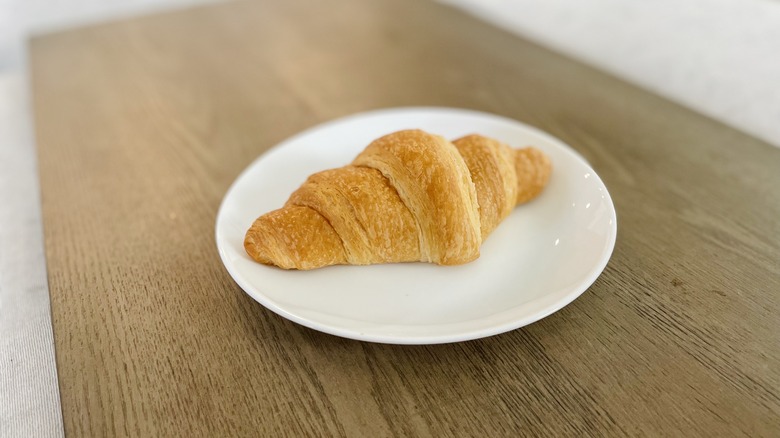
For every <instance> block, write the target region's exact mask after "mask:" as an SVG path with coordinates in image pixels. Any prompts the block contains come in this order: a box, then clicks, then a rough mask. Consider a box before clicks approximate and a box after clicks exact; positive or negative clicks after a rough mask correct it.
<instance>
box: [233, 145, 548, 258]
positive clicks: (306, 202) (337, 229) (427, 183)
mask: <svg viewBox="0 0 780 438" xmlns="http://www.w3.org/2000/svg"><path fill="white" fill-rule="evenodd" d="M550 172H551V165H550V160H549V159H548V158H547V156H545V155H544V154H543V153H542V152H540V151H539V150H537V149H534V148H530V147H529V148H525V149H519V150H515V149H511V148H510V147H508V146H507V145H505V144H503V143H500V142H498V141H496V140H492V139H489V138H486V137H482V136H479V135H469V136H466V137H463V138H461V139H458V140H455V141H454V142H452V143H451V142H449V141H447V140H445V139H444V138H442V137H439V136H437V135H431V134H428V133H426V132H423V131H420V130H408V131H399V132H395V133H392V134H389V135H386V136H384V137H381V138H379V139H377V140H375V141H374V142H372V143H371V144H370V145H368V147H366V149H365V150H364V151H363V152H362V153H360V155H358V156H357V158H355V160H354V161H353V162H352V164H350V165H348V166H345V167H341V168H338V169H331V170H326V171H323V172H319V173H315V174H314V175H311V176H310V177H309V178H308V179H307V180H306V182H305V183H304V184H303V185H302V186H301V187H300V188H299V189H298V190H296V191H295V192H293V194H292V195H291V196H290V199H289V200H288V201H287V203H286V204H285V205H284V207H282V208H281V209H279V210H275V211H272V212H270V213H267V214H264V215H263V216H260V217H259V218H257V220H255V221H254V223H253V224H252V226H251V228H249V230H248V231H247V233H246V237H245V239H244V247H245V249H246V252H247V254H249V255H250V256H251V257H252V258H253V259H254V260H256V261H258V262H260V263H264V264H269V265H275V266H278V267H280V268H284V269H301V270H306V269H315V268H320V267H323V266H329V265H337V264H352V265H368V264H374V263H394V262H415V261H421V262H432V263H437V264H440V265H457V264H462V263H466V262H470V261H472V260H474V259H476V258H477V257H479V247H480V245H481V243H482V241H483V240H485V238H487V236H488V235H489V234H490V233H491V232H492V231H493V230H494V229H495V228H496V227H497V226H498V224H499V223H500V222H501V221H502V220H503V219H504V218H505V217H506V216H507V215H509V213H510V212H511V211H512V209H514V207H515V206H516V205H517V204H520V203H523V202H526V201H529V200H531V199H533V198H534V197H536V196H537V195H538V194H539V193H540V192H541V191H542V189H543V188H544V187H545V185H546V184H547V181H548V179H549V176H550Z"/></svg>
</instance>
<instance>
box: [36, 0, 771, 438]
mask: <svg viewBox="0 0 780 438" xmlns="http://www.w3.org/2000/svg"><path fill="white" fill-rule="evenodd" d="M30 61H31V70H32V76H33V79H32V84H33V92H34V107H35V118H36V132H37V139H38V145H39V156H40V174H41V184H42V190H43V211H44V222H45V239H46V254H47V260H48V273H49V282H50V287H51V301H52V317H53V324H54V334H55V343H56V351H57V366H58V372H59V379H60V388H61V393H62V394H61V395H62V408H63V411H64V420H65V427H66V432H67V433H68V434H69V435H70V436H116V435H133V436H162V435H168V436H171V435H175V436H227V435H231V436H240V435H242V436H258V435H259V436H279V435H281V434H284V433H289V434H290V435H298V436H301V435H323V436H332V435H351V436H374V435H379V436H387V435H395V436H447V435H458V436H514V435H518V434H525V435H542V434H544V435H574V436H580V435H604V434H609V435H649V436H653V435H656V436H657V435H677V436H683V435H684V436H711V435H722V436H740V435H746V436H761V435H763V436H778V435H780V348H779V347H780V330H779V329H780V274H779V271H780V266H779V265H780V242H779V240H780V238H779V236H780V150H778V149H775V148H773V147H771V146H769V145H767V144H765V143H762V142H761V141H759V140H756V139H754V138H751V137H749V136H747V135H745V134H742V133H740V132H738V131H735V130H733V129H731V128H728V127H726V126H723V125H721V124H719V123H716V122H714V121H712V120H710V119H708V118H705V117H703V116H701V115H698V114H696V113H693V112H691V111H689V110H687V109H685V108H682V107H680V106H678V105H675V104H673V103H670V102H669V101H666V100H664V99H662V98H660V97H657V96H655V95H653V94H650V93H649V92H647V91H644V90H641V89H638V88H636V87H634V86H631V85H628V84H626V83H623V82H621V81H619V80H617V79H615V78H613V77H611V76H608V75H606V74H603V73H601V72H598V71H596V70H593V69H591V68H589V67H587V66H584V65H582V64H579V63H577V62H574V61H572V60H570V59H567V58H564V57H562V56H560V55H558V54H555V53H552V52H550V51H548V50H546V49H543V48H540V47H538V46H536V45H534V44H532V43H529V42H528V41H525V40H522V39H519V38H517V37H515V36H512V35H510V34H508V33H506V32H503V31H500V30H498V29H496V28H494V27H491V26H489V25H488V24H485V23H483V22H480V21H478V20H476V19H474V18H471V17H470V16H467V15H466V14H464V13H462V12H458V11H456V10H454V9H451V8H449V7H445V6H441V5H438V4H434V3H429V2H418V1H393V0H377V1H370V2H365V1H358V0H346V1H339V2H316V1H314V0H310V1H301V2H282V1H262V2H235V3H227V4H221V5H216V6H206V7H199V8H195V9H191V10H186V11H182V12H172V13H164V14H159V15H154V16H149V17H141V18H136V19H132V20H128V21H121V22H116V23H109V24H105V25H99V26H92V27H86V28H82V29H77V30H73V31H67V32H62V33H58V34H54V35H48V36H42V37H38V38H35V39H34V40H33V41H32V43H31V54H30ZM407 105H436V106H453V107H465V108H471V109H476V110H483V111H488V112H493V113H497V114H501V115H505V116H508V117H511V118H515V119H518V120H522V121H525V122H528V123H531V124H533V125H536V126H538V127H540V128H542V129H544V130H546V131H549V132H550V133H552V134H553V135H556V136H558V137H560V138H561V139H563V140H564V141H566V142H567V143H569V144H571V145H572V146H573V147H575V148H576V149H577V150H578V151H579V152H580V153H582V154H583V155H584V156H585V157H587V159H588V160H590V162H591V163H592V165H593V167H594V168H595V169H596V171H597V172H598V173H599V174H600V175H601V176H602V178H603V179H604V181H605V183H606V185H607V186H608V187H609V189H610V191H611V193H612V195H613V198H614V201H615V204H616V208H617V211H618V216H619V222H620V227H619V235H618V241H617V246H616V248H615V252H614V255H613V257H612V260H611V262H610V263H609V266H607V269H606V271H605V272H604V274H603V275H602V276H601V277H600V278H599V279H598V280H597V281H596V283H595V284H594V285H593V286H592V287H591V288H590V290H589V291H588V292H586V293H585V294H584V295H583V296H582V297H580V298H579V299H578V300H576V301H575V302H574V303H572V304H571V305H569V306H568V307H566V308H565V309H563V310H562V311H560V312H558V313H556V314H554V315H552V316H550V317H549V318H546V319H544V320H543V321H541V322H538V323H535V324H533V325H531V326H528V327H525V328H523V329H520V330H515V331H513V332H510V333H506V334H503V335H499V336H495V337H491V338H487V339H482V340H478V341H472V342H465V343H459V344H450V345H436V346H417V347H409V346H392V345H379V344H369V343H362V342H357V341H351V340H346V339H340V338H337V337H333V336H329V335H325V334H321V333H318V332H315V331H313V330H309V329H307V328H304V327H301V326H298V325H296V324H294V323H291V322H288V321H286V320H284V319H282V318H281V317H279V316H276V315H275V314H273V313H272V312H270V311H268V310H266V309H265V308H263V307H262V306H261V305H259V304H257V303H256V302H254V301H253V300H252V299H250V298H249V297H248V296H247V295H245V294H244V293H243V292H242V291H241V290H240V289H239V288H238V286H237V285H236V284H235V283H234V282H233V281H232V280H231V278H230V277H229V276H228V274H227V272H226V271H225V269H224V268H223V266H222V264H221V263H220V261H219V257H218V255H217V251H216V249H215V244H214V237H213V234H214V219H215V216H216V212H217V208H218V206H219V203H220V200H221V199H222V196H223V195H224V193H225V191H226V190H227V188H228V186H229V185H230V183H231V182H232V181H233V180H234V178H235V177H236V176H237V175H238V173H239V172H240V171H241V170H242V169H243V168H244V167H246V166H247V165H248V164H249V163H250V162H251V161H252V160H253V159H254V158H256V157H257V156H258V155H259V154H261V153H262V152H263V151H264V150H266V148H268V147H270V146H272V145H274V144H275V143H277V142H279V141H280V140H282V139H284V138H286V137H288V136H290V135H292V134H294V133H296V132H298V131H300V130H302V129H304V128H307V127H310V126H312V125H314V124H317V123H320V122H323V121H326V120H329V119H332V118H335V117H339V116H343V115H346V114H350V113H354V112H359V111H363V110H368V109H374V108H379V107H392V106H407Z"/></svg>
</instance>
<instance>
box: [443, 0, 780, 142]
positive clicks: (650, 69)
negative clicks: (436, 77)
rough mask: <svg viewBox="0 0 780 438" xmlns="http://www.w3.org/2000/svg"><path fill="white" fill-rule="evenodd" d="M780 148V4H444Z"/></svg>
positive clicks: (599, 0) (573, 0)
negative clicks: (467, 12)
mask: <svg viewBox="0 0 780 438" xmlns="http://www.w3.org/2000/svg"><path fill="white" fill-rule="evenodd" d="M441 1H442V2H444V3H448V4H451V5H454V6H458V7H461V8H463V9H466V10H468V11H471V12H473V13H474V14H476V15H478V16H480V17H482V18H484V19H486V20H487V21H490V22H493V23H495V24H496V25H499V26H501V27H504V28H506V29H508V30H510V31H512V32H515V33H517V34H520V35H522V36H525V37H527V38H529V39H532V40H536V41H537V42H540V43H542V44H544V45H547V46H550V47H552V48H555V49H556V50H558V51H561V52H563V53H566V54H568V55H570V56H572V57H574V58H578V59H580V60H582V61H585V62H587V63H589V64H591V65H594V66H596V67H599V68H601V69H603V70H606V71H609V72H610V73H612V74H615V75H616V76H618V77H621V78H623V79H626V80H628V81H630V82H633V83H636V84H638V85H640V86H642V87H645V88H647V89H650V90H652V91H654V92H656V93H658V94H661V95H664V96H666V97H668V98H670V99H672V100H674V101H677V102H679V103H682V104H684V105H686V106H688V107H690V108H693V109H695V110H697V111H699V112H701V113H704V114H707V115H709V116H711V117H713V118H715V119H718V120H720V121H723V122H725V123H727V124H729V125H732V126H734V127H736V128H739V129H741V130H743V131H746V132H748V133H751V134H753V135H755V136H757V137H760V138H762V139H764V140H766V141H768V142H770V143H772V144H774V145H775V146H780V2H778V1H773V0H645V1H639V0H441Z"/></svg>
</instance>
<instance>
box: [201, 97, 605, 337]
mask: <svg viewBox="0 0 780 438" xmlns="http://www.w3.org/2000/svg"><path fill="white" fill-rule="evenodd" d="M412 111H414V112H435V113H439V114H437V115H446V114H445V113H449V114H453V115H461V116H476V117H480V118H485V117H487V118H491V119H496V120H498V121H501V122H504V123H510V124H514V125H519V126H521V127H522V128H523V129H526V130H528V131H530V132H532V133H533V134H535V135H538V136H540V137H543V138H545V139H546V140H547V141H549V142H551V143H554V144H555V145H556V146H559V147H560V148H561V150H562V151H563V152H564V153H566V154H568V155H569V156H570V158H571V159H573V160H575V161H577V162H579V164H581V165H584V166H585V167H586V168H587V169H589V170H590V172H591V175H592V176H594V177H595V178H596V180H597V181H598V182H599V183H600V184H601V186H602V187H604V191H605V192H606V193H605V194H606V196H605V198H604V200H605V202H606V204H607V206H608V207H609V212H610V213H611V218H612V223H611V230H610V231H611V233H609V236H610V238H609V241H608V242H607V246H606V248H605V249H604V251H603V252H602V253H601V254H600V256H599V257H600V259H599V261H598V263H596V264H594V267H593V269H592V270H591V271H590V274H589V275H588V277H587V278H586V279H585V280H583V281H582V282H581V283H580V284H578V285H577V286H576V287H572V289H571V290H570V291H568V292H567V293H566V294H565V295H564V296H563V297H562V298H560V299H558V300H555V301H553V303H552V304H550V305H547V306H546V307H544V308H543V309H542V310H540V311H536V312H533V313H530V314H529V315H526V316H524V317H519V318H517V319H514V320H512V321H509V322H505V323H503V324H497V325H492V326H489V327H484V328H478V329H474V330H470V331H465V332H464V331H461V332H458V333H453V334H438V335H412V336H403V335H402V336H400V337H399V336H391V335H386V334H371V333H365V332H361V331H360V330H356V329H349V328H343V327H337V326H333V325H329V324H325V323H322V322H318V321H315V320H311V319H309V318H306V317H303V316H300V315H297V314H295V313H291V312H290V311H288V310H287V309H285V308H283V307H281V306H279V305H277V304H276V302H275V301H274V300H272V299H270V298H268V297H267V296H266V295H264V294H262V293H261V291H260V287H258V286H257V285H254V284H250V283H249V282H248V280H247V279H246V278H245V277H244V276H243V275H241V274H240V273H239V272H237V268H236V267H235V266H234V265H233V263H232V262H231V261H229V255H228V254H227V251H226V249H225V248H223V246H225V245H227V242H226V241H225V242H223V238H221V237H220V225H221V222H222V221H223V220H224V218H223V212H224V210H225V204H226V202H227V200H228V198H230V195H231V194H232V193H233V191H234V190H235V189H236V187H237V186H238V185H239V183H240V182H241V181H242V180H243V179H244V178H245V177H246V176H247V175H248V174H249V172H250V171H251V170H252V169H253V168H254V167H255V166H256V165H257V163H258V162H259V161H261V160H263V159H266V158H267V156H268V155H269V154H271V153H273V152H276V151H278V150H281V149H283V148H284V147H285V146H286V145H288V144H290V143H293V142H295V141H296V140H297V139H299V138H301V137H305V136H307V135H310V134H311V133H312V132H314V131H319V130H324V129H328V128H329V127H331V126H333V125H339V124H344V123H348V122H350V121H353V120H357V119H361V118H367V117H377V116H393V115H399V114H403V113H408V112H412ZM617 222H618V218H617V211H616V209H615V205H614V202H613V200H612V196H611V195H610V194H609V190H608V188H607V186H606V185H605V184H604V181H603V180H602V179H601V177H600V176H599V175H598V173H597V172H596V171H595V170H594V169H593V168H592V167H591V165H590V163H588V161H587V160H585V158H584V157H583V156H582V155H580V154H579V152H577V151H576V150H575V149H574V148H572V147H571V146H569V145H568V144H567V143H565V142H563V141H562V140H560V139H558V138H557V137H555V136H553V135H551V134H549V133H547V132H545V131H543V130H541V129H539V128H537V127H535V126H531V125H528V124H527V123H524V122H521V121H519V120H516V119H512V118H509V117H506V116H502V115H498V114H493V113H489V112H485V111H477V110H472V109H465V108H456V107H438V106H403V107H388V108H378V109H372V110H368V111H361V112H357V113H352V114H348V115H345V116H342V117H337V118H334V119H330V120H327V121H325V122H322V123H318V124H315V125H312V126H310V127H308V128H306V129H303V130H301V131H298V132H296V133H295V134H293V135H291V136H289V137H286V138H284V139H283V140H281V141H279V142H277V143H276V144H275V145H273V146H272V147H270V148H268V149H266V150H265V151H263V152H262V153H260V155H258V156H257V157H256V158H255V159H254V160H252V162H251V163H249V164H248V165H247V166H246V167H245V168H244V169H243V170H242V171H241V172H240V173H239V174H238V175H237V176H236V177H235V179H234V180H233V182H232V183H231V185H230V187H229V188H228V189H227V191H226V192H225V194H224V195H223V197H222V201H221V202H220V205H219V209H218V210H217V215H216V220H215V227H214V237H215V243H216V246H217V252H218V253H219V256H220V260H221V262H222V265H223V266H224V267H225V269H226V270H227V271H228V274H229V275H230V277H231V278H232V279H233V281H235V282H236V284H238V286H239V287H240V288H241V290H242V291H243V292H244V293H246V294H247V295H249V296H250V297H251V298H252V299H253V300H255V301H257V302H258V303H259V304H261V305H262V306H263V307H265V308H266V309H268V310H270V311H272V312H274V313H276V314H277V315H279V316H281V317H283V318H285V319H288V320H290V321H292V322H295V323H297V324H300V325H302V326H304V327H308V328H310V329H313V330H317V331H320V332H323V333H327V334H330V335H334V336H339V337H342V338H347V339H353V340H358V341H365V342H373V343H381V344H395V345H433V344H446V343H454V342H464V341H469V340H475V339H481V338H485V337H490V336H495V335H498V334H502V333H506V332H509V331H512V330H516V329H518V328H521V327H525V326H527V325H530V324H533V323H534V322H537V321H540V320H542V319H544V318H546V317H548V316H550V315H552V314H553V313H556V312H558V311H559V310H561V309H562V308H564V307H566V306H568V305H569V304H571V303H572V302H573V301H574V300H576V299H577V298H579V297H580V296H581V295H582V294H583V293H585V292H586V291H587V290H588V289H589V288H590V287H591V286H592V285H593V283H595V281H596V280H597V279H598V277H600V276H601V274H602V273H603V272H604V270H605V269H606V267H607V264H608V263H609V261H610V260H611V258H612V254H613V252H614V249H615V244H616V241H617ZM540 299H544V297H540V298H537V299H535V300H533V301H538V300H540ZM499 313H500V312H499ZM453 324H454V325H457V323H449V324H436V325H437V326H447V325H453Z"/></svg>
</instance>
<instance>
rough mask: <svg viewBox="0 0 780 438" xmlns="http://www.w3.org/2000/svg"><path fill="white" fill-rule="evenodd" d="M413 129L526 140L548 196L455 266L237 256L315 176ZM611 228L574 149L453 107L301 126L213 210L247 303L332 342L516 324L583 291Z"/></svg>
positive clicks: (606, 253)
mask: <svg viewBox="0 0 780 438" xmlns="http://www.w3.org/2000/svg"><path fill="white" fill-rule="evenodd" d="M409 128H420V129H423V130H425V131H428V132H431V133H435V134H439V135H442V136H444V137H445V138H448V139H451V140H454V139H456V138H458V137H460V136H463V135H466V134H470V133H478V134H482V135H485V136H488V137H493V138H496V139H498V140H501V141H503V142H505V143H507V144H509V145H511V146H513V147H515V148H520V147H524V146H527V145H533V146H535V147H537V148H539V149H540V150H542V151H544V152H545V153H546V154H548V155H549V156H550V158H551V160H552V163H553V173H552V177H551V179H550V183H549V185H548V187H547V188H546V189H545V191H544V192H542V194H541V195H540V196H539V197H538V198H537V199H535V200H533V201H531V202H530V203H528V204H524V205H521V206H519V207H517V208H516V209H515V211H514V212H513V213H512V214H511V215H510V216H509V217H508V218H506V219H505V220H504V221H503V222H502V223H501V225H499V227H498V228H497V229H496V230H495V231H494V232H493V234H491V235H490V236H489V237H488V238H487V239H486V240H485V242H484V243H483V244H482V247H481V250H480V252H481V256H480V258H479V259H477V260H475V261H473V262H471V263H468V264H465V265H460V266H446V267H445V266H437V265H433V264H428V263H400V264H386V265H372V266H331V267H327V268H321V269H315V270H312V271H285V270H282V269H279V268H275V267H269V266H264V265H261V264H258V263H256V262H254V261H253V260H252V259H251V258H249V256H247V254H246V253H245V252H244V247H243V240H244V233H245V232H246V230H247V229H248V228H249V226H250V225H251V224H252V222H253V221H254V220H255V218H257V217H258V216H260V215H261V214H264V213H266V212H268V211H271V210H275V209H277V208H279V207H281V206H282V205H283V204H284V203H285V201H286V200H287V198H288V197H289V195H290V194H291V193H292V192H293V191H294V190H295V189H297V188H298V187H299V186H300V185H301V184H302V183H303V182H304V181H305V180H306V178H307V177H308V176H309V175H310V174H312V173H315V172H318V171H321V170H325V169H329V168H334V167H341V166H344V165H346V164H349V163H350V162H351V161H352V159H353V158H354V157H355V156H357V154H358V153H359V152H360V151H362V150H363V149H364V148H365V147H366V146H367V145H368V144H369V143H370V142H371V141H372V140H374V139H376V138H378V137H381V136H382V135H385V134H388V133H391V132H394V131H398V130H401V129H409ZM616 233H617V221H616V217H615V208H614V206H613V204H612V199H611V198H610V196H609V193H608V192H607V188H606V187H605V186H604V184H603V183H602V182H601V179H599V177H598V175H596V173H595V172H594V171H593V169H591V168H590V166H589V165H588V164H587V163H586V162H585V160H583V159H582V158H581V157H580V156H579V155H578V154H577V153H575V152H574V151H573V150H572V149H571V148H569V147H568V146H567V145H565V144H564V143H562V142H561V141H560V140H557V139H555V138H553V137H552V136H550V135H548V134H546V133H544V132H542V131H540V130H538V129H535V128H532V127H530V126H528V125H524V124H522V123H520V122H517V121H515V120H511V119H507V118H504V117H498V116H495V115H491V114H486V113H481V112H475V111H467V110H461V109H450V108H398V109H387V110H379V111H371V112H366V113H361V114H357V115H353V116H349V117H345V118H342V119H338V120H335V121H331V122H328V123H325V124H322V125H319V126H316V127H314V128H311V129H309V130H307V131H304V132H302V133H300V134H298V135H296V136H294V137H292V138H290V139H288V140H286V141H284V142H282V143H280V144H279V145H277V146H276V147H274V148H273V149H271V150H270V151H268V152H267V153H265V154H264V155H262V156H261V157H260V158H258V159H257V160H256V161H255V162H254V163H252V165H250V166H249V167H248V168H247V169H246V170H245V171H244V172H243V173H242V174H241V175H240V176H239V177H238V179H237V180H236V181H235V182H234V183H233V186H232V187H231V188H230V190H228V192H227V194H226V195H225V199H224V200H223V202H222V205H221V207H220V210H219V214H218V215H217V225H216V238H217V247H218V249H219V254H220V256H221V257H222V261H223V263H224V264H225V267H226V268H227V270H228V272H229V273H230V275H231V276H232V277H233V279H235V281H236V282H237V283H238V284H239V286H241V288H243V289H244V290H245V291H246V292H247V293H248V294H249V295H250V296H251V297H252V298H254V299H255V300H257V301H258V302H260V304H262V305H263V306H265V307H267V308H269V309H271V310H272V311H274V312H276V313H278V314H279V315H281V316H283V317H285V318H287V319H290V320H292V321H295V322H297V323H299V324H302V325H305V326H307V327H311V328H313V329H316V330H320V331H323V332H326V333H330V334H333V335H338V336H343V337H346V338H352V339H359V340H363V341H372V342H383V343H393V344H434V343H445V342H456V341H464V340H469V339H476V338H481V337H485V336H490V335H495V334H498V333H503V332H506V331H509V330H513V329H516V328H518V327H522V326H524V325H527V324H530V323H532V322H534V321H538V320H539V319H541V318H544V317H545V316H547V315H549V314H551V313H553V312H555V311H557V310H559V309H561V308H562V307H563V306H565V305H567V304H568V303H570V302H572V301H573V300H574V299H575V298H577V297H578V296H579V295H580V294H582V293H583V292H584V291H585V290H586V289H587V288H588V286H590V285H591V284H592V283H593V282H594V281H595V280H596V278H597V277H598V276H599V274H600V273H601V272H602V271H603V270H604V267H605V266H606V264H607V261H608V260H609V257H610V255H611V254H612V249H613V248H614V246H615V236H616Z"/></svg>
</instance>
